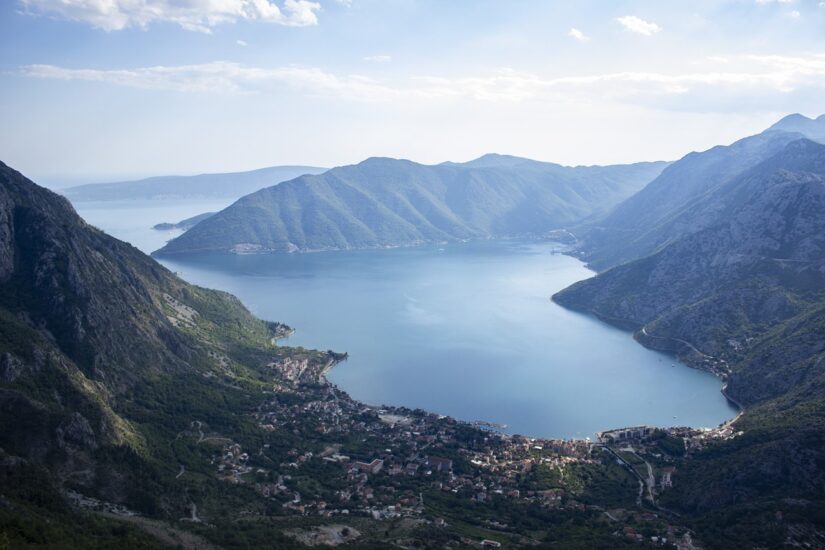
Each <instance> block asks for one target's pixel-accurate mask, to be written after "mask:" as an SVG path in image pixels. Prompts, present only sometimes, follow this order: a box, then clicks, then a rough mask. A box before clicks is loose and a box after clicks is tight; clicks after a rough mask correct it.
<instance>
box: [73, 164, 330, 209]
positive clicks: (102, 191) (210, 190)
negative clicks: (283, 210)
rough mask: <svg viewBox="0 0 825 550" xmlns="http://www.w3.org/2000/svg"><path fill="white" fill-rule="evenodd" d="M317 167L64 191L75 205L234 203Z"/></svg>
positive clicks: (275, 168)
mask: <svg viewBox="0 0 825 550" xmlns="http://www.w3.org/2000/svg"><path fill="white" fill-rule="evenodd" d="M325 170H326V168H318V167H316V166H271V167H268V168H260V169H258V170H250V171H248V172H227V173H221V174H199V175H196V176H156V177H152V178H146V179H141V180H135V181H119V182H112V183H89V184H86V185H78V186H74V187H69V188H67V189H61V190H60V193H61V194H63V195H65V196H66V197H68V198H69V199H70V200H72V201H113V200H152V199H171V198H174V199H192V198H229V199H235V198H238V197H241V196H243V195H246V194H248V193H252V192H253V191H257V190H258V189H262V188H264V187H269V186H270V185H275V184H277V183H280V182H282V181H286V180H290V179H292V178H296V177H298V176H301V175H304V174H319V173H321V172H323V171H325Z"/></svg>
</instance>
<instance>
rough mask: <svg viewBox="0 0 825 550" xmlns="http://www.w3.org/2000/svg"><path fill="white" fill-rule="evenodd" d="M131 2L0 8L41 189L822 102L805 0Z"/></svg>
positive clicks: (648, 147)
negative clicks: (663, 0)
mask: <svg viewBox="0 0 825 550" xmlns="http://www.w3.org/2000/svg"><path fill="white" fill-rule="evenodd" d="M150 4H151V5H150ZM150 4H133V3H128V2H94V1H87V0H65V1H64V2H61V3H53V2H46V1H45V0H15V1H12V2H7V3H3V5H2V6H0V83H2V88H0V116H2V117H3V120H4V125H5V129H6V131H5V132H3V133H2V136H0V158H2V159H3V160H4V161H5V162H7V163H9V164H10V165H12V166H14V167H15V168H17V169H19V170H22V171H23V172H25V173H26V174H28V175H31V176H32V177H33V178H34V179H35V180H38V181H41V182H43V183H46V184H50V185H52V186H55V187H63V186H68V185H75V184H81V183H91V182H102V181H113V180H123V179H139V178H142V177H147V176H153V175H170V174H180V175H188V174H195V173H212V172H235V171H246V170H251V169H255V168H260V167H265V166H273V165H284V164H292V165H295V164H300V165H311V166H327V167H332V166H337V165H342V164H352V163H357V162H359V161H361V160H363V159H365V158H367V157H371V156H387V157H395V158H408V159H411V160H414V161H416V162H421V163H425V164H435V163H439V162H444V161H448V160H450V161H466V160H470V159H473V158H476V157H478V156H481V155H483V154H485V153H491V152H498V153H502V154H511V155H516V156H522V157H527V158H532V159H536V160H543V161H550V162H556V163H559V164H565V165H580V164H588V165H592V164H600V165H604V164H617V163H630V162H638V161H653V160H674V159H677V158H679V157H681V156H683V155H684V154H686V153H688V152H690V151H697V150H704V149H707V148H709V147H712V146H714V145H717V144H719V143H730V142H732V141H734V140H736V139H738V138H739V137H741V136H745V135H751V134H754V133H757V132H759V131H761V130H763V129H764V128H766V127H768V126H770V125H771V124H772V123H774V122H776V121H777V120H778V119H780V118H781V117H782V116H784V115H786V114H789V113H793V112H800V113H802V114H805V115H807V116H817V115H819V114H821V113H823V112H825V101H823V100H822V98H823V97H825V93H824V92H825V35H823V33H822V32H821V30H822V28H823V25H825V3H823V2H820V1H817V0H808V1H806V0H729V1H702V2H696V3H691V4H690V5H683V6H675V5H670V4H668V5H664V4H660V3H653V2H641V1H622V2H615V3H612V4H610V5H609V6H605V5H604V4H601V3H598V2H582V3H576V5H575V6H573V5H568V4H566V3H561V2H546V3H545V2H542V3H532V2H523V3H516V4H508V5H507V6H502V5H501V4H500V3H497V2H492V1H487V0H484V1H480V2H451V3H439V2H434V1H431V0H395V1H392V2H386V1H384V2H378V1H375V0H321V1H319V2H310V1H307V0H289V1H286V2H281V1H277V2H273V1H272V0H269V1H266V0H264V1H262V2H257V3H253V2H250V1H248V0H233V1H232V2H227V3H214V4H211V5H205V6H204V5H200V4H198V3H196V2H191V1H187V2H170V1H168V0H155V1H153V2H151V3H150Z"/></svg>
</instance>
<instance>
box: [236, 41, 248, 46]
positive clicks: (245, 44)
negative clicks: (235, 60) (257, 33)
mask: <svg viewBox="0 0 825 550" xmlns="http://www.w3.org/2000/svg"><path fill="white" fill-rule="evenodd" d="M235 44H237V45H238V46H243V47H244V48H245V47H247V46H249V43H248V42H247V41H246V40H236V41H235Z"/></svg>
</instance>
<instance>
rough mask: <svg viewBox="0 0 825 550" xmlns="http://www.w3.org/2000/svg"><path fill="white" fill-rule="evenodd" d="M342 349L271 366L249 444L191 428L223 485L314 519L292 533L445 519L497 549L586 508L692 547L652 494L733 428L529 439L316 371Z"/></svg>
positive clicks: (625, 530) (470, 542) (616, 528)
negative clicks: (386, 402) (383, 399)
mask: <svg viewBox="0 0 825 550" xmlns="http://www.w3.org/2000/svg"><path fill="white" fill-rule="evenodd" d="M345 358H346V357H345V356H344V355H337V354H332V352H329V354H328V356H327V358H326V359H325V360H324V361H318V360H315V361H313V360H312V359H308V358H306V359H300V360H296V359H294V358H285V359H279V360H275V361H273V362H271V363H270V364H269V365H268V366H269V368H270V369H271V370H272V373H273V380H272V391H271V392H267V397H266V399H265V401H264V402H263V403H261V404H260V406H259V407H258V408H257V410H256V411H255V412H254V413H252V416H253V418H254V421H255V423H256V424H257V426H258V428H259V429H260V431H261V432H262V433H263V434H264V437H263V438H262V439H261V441H263V442H262V443H261V444H260V446H258V447H257V448H255V447H249V446H243V445H242V444H241V443H238V442H236V441H232V440H229V439H225V438H223V437H222V435H221V434H210V433H208V426H203V427H202V425H201V424H198V425H197V430H194V429H193V431H192V432H191V433H189V434H188V435H189V436H191V437H197V438H199V440H200V441H202V442H205V443H207V444H210V445H212V448H214V454H213V457H212V459H211V464H212V467H213V468H214V475H216V476H218V477H219V478H220V479H221V480H222V481H224V482H225V483H227V484H231V485H234V486H240V487H245V488H248V489H251V490H253V491H254V492H255V494H256V495H257V496H258V497H259V498H262V499H265V501H266V502H268V503H269V507H268V509H269V510H270V513H271V514H273V515H276V516H290V517H294V516H301V517H305V518H307V520H308V521H309V522H310V523H312V521H317V526H315V527H311V528H308V529H309V531H307V530H304V531H301V530H298V531H297V532H296V533H295V536H296V537H297V538H298V539H300V540H302V541H304V542H306V541H307V540H314V541H316V542H318V540H320V541H321V542H320V543H323V544H327V543H329V544H340V543H344V542H348V541H350V540H354V538H353V537H356V538H357V536H358V533H359V530H358V529H363V523H360V522H363V521H364V520H365V519H366V520H370V521H372V522H373V524H375V522H378V524H380V523H381V522H384V523H386V524H388V525H389V524H392V525H398V524H400V523H403V524H404V525H408V526H412V527H411V528H413V531H414V530H415V529H418V528H425V527H426V528H427V529H429V530H433V529H436V530H438V529H440V530H442V531H444V533H445V540H447V541H448V543H447V544H446V546H447V547H451V545H452V544H454V545H455V546H456V547H461V546H470V547H473V546H474V547H490V548H496V547H499V545H504V546H507V545H508V544H511V543H517V544H529V543H530V540H529V537H528V536H526V535H524V533H525V528H526V527H528V528H529V527H530V526H538V525H541V524H543V523H546V522H547V521H551V522H553V521H560V518H565V520H566V519H570V520H571V521H573V522H575V521H576V518H581V519H584V518H587V519H588V520H590V521H593V520H595V521H597V522H599V523H600V524H603V526H604V529H605V530H609V532H610V533H612V535H613V536H615V537H616V538H617V540H621V541H622V542H623V543H634V544H639V545H643V546H644V547H649V546H653V547H676V548H682V549H690V548H698V546H697V545H696V543H695V542H694V540H693V538H692V533H691V532H690V531H689V530H688V529H686V528H684V527H682V526H680V524H679V521H678V518H677V517H676V516H675V515H673V514H672V513H670V512H668V511H667V510H666V509H664V508H661V507H660V506H659V504H658V498H659V496H660V495H661V494H662V493H663V492H666V491H668V490H670V489H671V488H672V486H673V484H674V475H675V474H676V472H677V471H678V469H679V467H680V464H681V462H682V461H684V460H685V459H686V457H689V456H690V454H691V453H692V452H694V451H695V450H698V449H701V448H703V447H704V446H706V445H708V444H711V443H712V442H713V441H715V440H720V439H730V438H733V437H736V436H737V432H736V431H734V428H732V427H731V426H730V425H728V424H726V425H723V426H720V427H719V428H716V429H710V430H709V429H695V428H686V427H682V428H668V429H658V428H652V427H649V426H639V427H632V428H623V429H616V430H610V431H605V432H602V433H599V434H597V435H596V437H594V439H593V440H591V439H590V438H587V439H580V440H575V439H574V440H564V439H540V438H531V437H524V436H520V435H513V434H509V433H507V432H505V431H504V430H503V429H501V428H500V427H499V428H496V427H493V426H490V425H488V424H487V423H483V422H476V423H466V422H460V421H457V420H455V419H452V418H450V417H446V416H441V415H437V414H432V413H428V412H425V411H422V410H410V409H406V408H401V407H374V406H369V405H365V404H363V403H359V402H357V401H355V400H353V399H351V398H350V397H349V396H348V395H347V394H346V393H344V392H342V391H341V390H339V389H338V388H337V387H336V386H334V385H333V384H331V383H329V382H328V381H327V380H326V378H325V376H324V375H325V373H326V372H327V371H328V370H329V369H330V368H331V367H332V366H333V365H334V364H336V363H337V362H338V361H341V360H343V359H345ZM596 480H598V484H596V483H594V481H596ZM596 487H598V488H599V489H598V492H597V491H596V490H595V488H596ZM605 488H608V490H607V491H606V489H605ZM311 518H316V520H311ZM330 522H334V523H335V524H342V525H344V527H342V529H346V533H347V536H342V535H341V534H340V532H339V531H336V532H335V536H334V537H332V536H331V535H330V536H328V535H329V533H328V532H327V531H329V530H327V531H324V530H321V531H317V529H319V528H320V527H318V526H323V525H329V524H330ZM357 526H358V527H357ZM470 526H473V528H470ZM324 532H327V535H322V534H321V533H324ZM387 532H388V533H389V530H388V531H387ZM324 541H325V542H324ZM397 542H398V543H399V544H400V545H402V546H403V541H402V540H399V541H397Z"/></svg>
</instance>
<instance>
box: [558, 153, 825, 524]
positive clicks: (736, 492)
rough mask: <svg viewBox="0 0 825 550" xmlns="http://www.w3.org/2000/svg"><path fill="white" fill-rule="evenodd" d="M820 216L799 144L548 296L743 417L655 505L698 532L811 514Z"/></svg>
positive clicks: (821, 170) (815, 508) (819, 390)
mask: <svg viewBox="0 0 825 550" xmlns="http://www.w3.org/2000/svg"><path fill="white" fill-rule="evenodd" d="M823 212H825V146H823V145H821V144H818V143H814V142H812V141H809V140H807V139H799V140H796V141H793V142H791V143H789V144H787V145H786V146H785V147H784V148H783V149H782V150H781V151H780V152H778V153H777V154H775V155H774V156H773V157H771V158H769V159H767V160H765V161H763V162H762V163H760V164H758V165H756V166H754V167H753V168H752V169H750V170H748V171H746V172H745V173H743V174H742V175H741V176H739V177H737V178H734V179H733V180H729V181H728V182H727V183H725V184H724V185H723V186H721V187H719V188H717V189H714V190H713V191H711V192H709V193H708V194H707V195H706V196H705V197H704V198H703V200H702V201H697V202H695V203H694V204H692V205H691V206H690V207H688V208H685V216H686V217H688V218H690V219H698V220H704V221H705V227H704V228H701V229H697V230H695V231H688V232H685V233H684V234H683V235H682V236H681V237H676V238H674V239H673V240H672V241H671V242H669V243H667V244H665V245H663V246H662V247H661V248H660V249H659V250H658V251H657V252H655V253H654V254H652V255H650V256H647V257H644V258H642V259H639V260H635V261H631V262H628V263H625V264H623V265H619V266H617V267H614V268H612V269H609V270H607V271H605V272H603V273H601V274H599V275H597V276H596V277H594V278H592V279H589V280H585V281H581V282H579V283H576V284H575V285H573V286H571V287H569V288H567V289H565V290H563V291H562V292H560V293H558V294H556V295H555V296H554V300H555V301H557V302H558V303H560V304H562V305H564V306H566V307H570V308H572V309H576V310H580V311H586V312H590V313H593V314H595V315H597V316H599V317H601V318H603V319H605V320H607V321H608V322H612V323H614V324H619V325H622V326H625V327H628V328H632V329H633V330H637V333H636V336H637V338H638V339H639V340H640V341H641V342H642V343H643V344H645V345H647V346H650V347H653V348H657V349H664V350H668V351H672V352H674V353H677V354H679V355H681V356H682V357H683V358H685V359H686V360H688V361H689V362H691V363H693V364H694V365H696V366H699V367H701V368H707V369H709V370H712V371H714V372H716V373H717V374H719V375H721V376H722V377H724V378H725V379H726V380H727V387H726V391H727V394H728V395H729V396H730V397H731V398H733V399H735V400H736V401H737V402H738V403H740V404H742V405H744V406H745V407H746V412H745V414H744V416H743V417H742V418H741V419H740V420H739V422H737V427H738V428H739V429H742V430H744V432H745V435H744V436H743V437H741V438H737V439H736V440H735V441H734V442H730V443H725V444H720V445H718V446H714V447H712V448H711V449H709V450H708V451H707V452H705V453H702V454H700V455H699V457H698V459H697V460H696V461H693V462H690V463H689V464H688V465H687V467H686V469H685V471H684V472H682V473H681V474H680V475H677V476H676V477H675V478H674V484H675V485H674V486H675V487H676V490H675V491H674V492H673V493H671V494H670V495H669V497H668V498H669V499H670V500H669V502H668V505H669V506H671V507H673V508H680V509H682V510H685V511H688V512H691V513H696V514H700V515H703V514H709V515H707V516H704V515H703V516H702V517H703V518H704V519H703V520H702V521H704V522H705V524H706V527H707V528H708V529H710V530H711V531H712V530H724V529H726V528H723V527H721V526H720V525H721V523H724V521H725V520H724V519H721V520H720V518H724V516H719V515H714V514H718V513H719V511H720V510H724V513H725V514H731V513H742V507H743V506H744V507H745V508H748V509H749V510H750V512H751V513H753V514H767V515H766V516H765V517H768V516H772V515H773V514H774V513H775V512H777V510H781V509H783V506H784V508H787V506H788V505H787V502H786V501H787V500H788V499H791V498H793V499H800V500H799V501H798V503H797V505H795V509H794V513H795V514H799V515H801V516H804V517H806V518H808V520H807V521H811V518H815V517H816V516H817V514H818V513H819V511H820V510H822V506H823V505H825V502H823V495H825V437H823V433H825V431H823V428H824V427H825V324H824V323H825V215H823ZM666 500H667V499H666ZM783 503H785V504H783ZM754 517H756V516H754ZM820 520H821V518H820ZM772 521H773V520H772ZM820 523H821V522H820ZM719 532H720V533H721V531H719Z"/></svg>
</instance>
